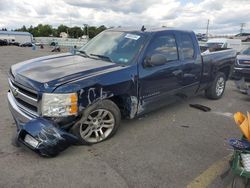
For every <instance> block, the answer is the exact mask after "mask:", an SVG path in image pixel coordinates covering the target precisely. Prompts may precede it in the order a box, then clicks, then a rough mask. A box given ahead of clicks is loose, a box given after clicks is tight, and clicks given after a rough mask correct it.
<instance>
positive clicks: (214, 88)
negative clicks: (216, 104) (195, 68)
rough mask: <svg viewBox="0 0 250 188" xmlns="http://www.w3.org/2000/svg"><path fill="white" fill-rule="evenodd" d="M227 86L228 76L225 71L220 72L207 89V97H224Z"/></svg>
mask: <svg viewBox="0 0 250 188" xmlns="http://www.w3.org/2000/svg"><path fill="white" fill-rule="evenodd" d="M225 87H226V76H225V74H224V73H223V72H219V73H218V74H217V75H216V77H215V79H214V81H213V83H212V85H211V86H210V87H209V88H208V89H207V90H206V91H205V94H206V96H207V98H209V99H219V98H221V97H222V95H223V93H224V91H225Z"/></svg>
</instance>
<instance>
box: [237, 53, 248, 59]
mask: <svg viewBox="0 0 250 188" xmlns="http://www.w3.org/2000/svg"><path fill="white" fill-rule="evenodd" d="M237 59H240V60H250V55H244V54H240V55H237Z"/></svg>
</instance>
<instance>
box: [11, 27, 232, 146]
mask: <svg viewBox="0 0 250 188" xmlns="http://www.w3.org/2000/svg"><path fill="white" fill-rule="evenodd" d="M235 56H236V51H235V50H230V49H229V50H223V51H222V52H216V53H211V54H209V53H208V54H206V55H201V53H200V48H199V45H198V41H197V39H196V36H195V34H194V32H192V31H182V30H173V29H165V28H161V29H155V30H146V31H141V30H125V29H113V30H106V31H104V32H102V33H101V34H99V35H97V36H96V37H95V38H93V39H92V40H91V41H90V42H88V43H87V44H86V45H85V46H83V47H82V48H81V49H80V50H79V52H77V53H76V54H70V53H65V54H60V55H53V56H46V57H40V58H36V59H32V60H28V61H24V62H21V63H18V64H15V65H13V66H12V67H11V69H10V74H9V85H10V91H9V92H8V101H9V108H10V111H11V113H12V115H13V117H14V119H15V121H16V124H17V128H18V130H20V129H22V127H23V125H24V124H25V123H27V122H28V121H30V120H32V119H36V118H38V117H39V118H41V117H42V118H44V119H47V120H50V121H53V122H54V123H55V126H57V127H60V129H63V130H66V131H68V132H71V133H73V134H74V135H75V136H77V137H78V139H79V141H80V143H82V144H91V143H97V142H100V141H103V140H105V139H107V138H109V137H111V136H112V135H114V133H115V132H116V130H117V128H118V126H119V124H120V119H121V117H124V118H134V117H136V116H139V115H141V114H144V113H147V112H150V111H152V110H154V109H156V108H159V107H161V106H164V105H167V104H169V103H171V102H173V101H176V100H178V99H180V98H186V97H188V96H192V95H196V94H198V93H200V92H202V91H205V94H206V96H207V97H208V98H210V99H219V98H220V97H222V95H223V93H224V90H225V85H226V80H227V79H228V76H229V73H230V69H231V66H232V65H233V63H234V61H235ZM29 139H30V137H29ZM36 139H38V138H36Z"/></svg>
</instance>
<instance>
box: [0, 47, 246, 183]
mask: <svg viewBox="0 0 250 188" xmlns="http://www.w3.org/2000/svg"><path fill="white" fill-rule="evenodd" d="M47 54H52V53H51V52H50V49H49V48H45V49H43V50H42V49H38V50H37V51H32V50H31V48H19V47H0V83H1V85H0V109H1V113H0V117H1V118H0V138H1V141H0V174H1V176H0V187H53V188H55V187H115V188H117V187H136V188H137V187H143V188H144V187H170V188H172V187H175V188H179V187H180V188H181V187H186V186H187V185H188V184H189V183H190V182H191V181H193V179H194V178H195V177H197V176H199V175H200V174H201V173H202V172H203V171H205V170H206V169H208V168H209V167H210V166H211V165H212V164H214V163H215V162H216V161H218V160H221V159H223V157H225V156H227V155H228V154H230V153H231V151H230V150H229V147H228V146H227V145H226V141H225V139H227V138H229V137H239V136H240V131H239V130H238V128H237V127H236V125H235V124H234V121H233V119H232V115H233V113H234V112H236V111H242V112H246V111H247V110H249V101H250V97H248V96H246V95H243V94H241V93H239V92H238V91H237V90H236V89H235V86H234V84H233V82H232V81H228V82H227V88H226V92H225V95H224V97H223V98H222V99H220V100H217V101H213V100H208V99H206V98H205V97H204V96H203V95H199V96H196V97H192V98H190V99H187V100H183V101H180V102H178V103H175V104H172V105H170V106H167V107H164V108H162V109H160V110H158V111H155V112H153V113H150V114H147V115H146V116H143V117H142V118H139V119H135V120H123V121H122V124H121V127H120V129H119V130H118V132H117V134H116V135H115V136H114V137H113V138H112V139H109V140H108V141H105V142H103V143H100V144H97V145H93V146H73V147H71V148H69V149H68V150H66V151H64V152H63V153H61V154H60V155H59V156H58V157H56V158H51V159H46V158H41V157H39V156H38V155H36V154H35V153H33V152H31V151H29V150H27V149H25V148H16V147H14V146H12V145H11V137H12V134H13V133H14V132H15V124H14V122H13V119H12V117H11V114H10V112H9V110H8V106H7V97H6V93H7V91H8V84H7V72H8V69H9V67H10V66H11V65H12V64H15V63H17V62H20V61H23V60H26V59H30V58H34V57H39V56H42V55H47ZM190 103H198V104H203V105H206V106H208V107H210V108H211V109H212V110H211V112H202V111H200V110H197V109H194V108H190V107H189V104H190ZM228 181H229V180H228ZM217 183H218V184H217ZM228 183H229V182H220V181H219V180H218V178H217V179H216V180H215V182H213V186H215V187H216V185H217V187H218V185H219V184H220V187H223V186H226V185H227V184H228ZM222 185H223V186H222Z"/></svg>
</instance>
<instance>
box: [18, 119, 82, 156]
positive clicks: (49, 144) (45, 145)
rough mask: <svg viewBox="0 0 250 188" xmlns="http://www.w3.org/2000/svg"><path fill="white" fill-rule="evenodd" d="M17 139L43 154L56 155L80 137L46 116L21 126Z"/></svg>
mask: <svg viewBox="0 0 250 188" xmlns="http://www.w3.org/2000/svg"><path fill="white" fill-rule="evenodd" d="M17 141H18V142H19V143H21V144H23V145H25V146H27V147H28V148H29V149H31V150H32V151H35V152H36V153H38V154H39V155H41V156H45V157H54V156H56V155H58V154H59V153H60V152H62V151H63V150H65V149H67V148H68V147H69V146H70V145H73V144H76V143H77V142H78V139H77V137H76V136H74V135H72V134H70V133H68V132H66V131H64V130H62V129H60V128H56V125H55V123H53V122H51V121H49V120H47V119H44V118H36V119H33V120H31V121H29V122H27V123H26V124H24V125H23V126H22V127H21V128H20V130H19V131H18V134H17Z"/></svg>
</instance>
